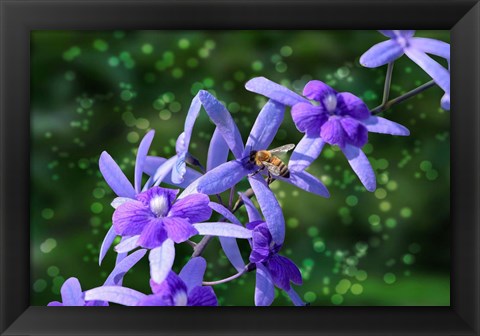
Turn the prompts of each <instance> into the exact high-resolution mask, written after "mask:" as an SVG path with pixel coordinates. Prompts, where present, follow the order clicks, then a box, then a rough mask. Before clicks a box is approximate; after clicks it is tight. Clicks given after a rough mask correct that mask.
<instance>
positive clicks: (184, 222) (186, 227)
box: [163, 217, 198, 244]
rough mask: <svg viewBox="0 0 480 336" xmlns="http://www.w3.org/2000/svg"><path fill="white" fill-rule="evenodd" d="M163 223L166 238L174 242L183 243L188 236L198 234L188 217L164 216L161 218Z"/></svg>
mask: <svg viewBox="0 0 480 336" xmlns="http://www.w3.org/2000/svg"><path fill="white" fill-rule="evenodd" d="M163 225H164V227H165V230H166V231H167V235H168V238H170V239H171V240H173V241H174V242H175V243H177V244H179V243H183V242H184V241H186V240H187V239H188V238H190V237H192V236H195V235H196V234H198V232H197V230H195V229H194V228H193V226H192V224H190V222H189V221H188V219H185V218H180V217H165V218H163Z"/></svg>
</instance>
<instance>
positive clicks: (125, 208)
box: [112, 200, 153, 236]
mask: <svg viewBox="0 0 480 336" xmlns="http://www.w3.org/2000/svg"><path fill="white" fill-rule="evenodd" d="M152 217H153V214H152V212H151V211H150V209H149V208H148V207H146V206H145V205H144V204H143V203H142V202H140V201H133V200H132V201H131V202H126V203H123V204H122V205H120V206H119V207H118V208H117V209H116V210H115V211H114V212H113V216H112V223H113V227H114V228H115V232H116V233H117V234H118V235H121V236H133V235H137V234H140V233H141V232H142V230H143V228H144V227H145V226H146V225H147V224H148V222H149V221H150V218H152Z"/></svg>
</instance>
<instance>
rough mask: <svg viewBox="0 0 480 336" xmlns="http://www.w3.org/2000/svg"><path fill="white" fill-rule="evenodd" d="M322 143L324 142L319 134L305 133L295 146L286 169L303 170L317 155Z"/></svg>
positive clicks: (320, 150)
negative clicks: (309, 134) (310, 134)
mask: <svg viewBox="0 0 480 336" xmlns="http://www.w3.org/2000/svg"><path fill="white" fill-rule="evenodd" d="M324 145H325V142H324V141H323V140H322V139H321V138H320V137H319V136H315V137H310V136H308V135H305V136H304V137H303V138H302V140H300V142H299V143H298V145H297V146H296V147H295V150H294V151H293V153H292V156H291V157H290V161H289V162H288V169H290V170H291V171H300V170H304V169H305V168H307V167H308V166H310V164H311V163H312V162H313V161H314V160H316V159H317V158H318V157H319V155H320V153H321V152H322V149H323V146H324Z"/></svg>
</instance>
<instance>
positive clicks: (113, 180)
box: [99, 152, 135, 198]
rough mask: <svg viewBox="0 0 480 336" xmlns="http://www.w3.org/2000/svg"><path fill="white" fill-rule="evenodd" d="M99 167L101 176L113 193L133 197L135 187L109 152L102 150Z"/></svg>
mask: <svg viewBox="0 0 480 336" xmlns="http://www.w3.org/2000/svg"><path fill="white" fill-rule="evenodd" d="M99 167H100V172H101V173H102V175H103V178H104V179H105V181H106V182H107V184H108V185H109V186H110V188H112V190H113V192H114V193H115V194H117V195H118V196H120V197H128V198H135V189H134V188H133V186H132V184H131V183H130V181H128V179H127V177H126V176H125V174H124V173H123V172H122V170H121V169H120V167H119V166H118V165H117V163H116V162H115V161H114V160H113V159H112V157H111V156H110V154H108V153H107V152H102V154H101V155H100V160H99Z"/></svg>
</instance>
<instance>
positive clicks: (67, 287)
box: [60, 278, 85, 306]
mask: <svg viewBox="0 0 480 336" xmlns="http://www.w3.org/2000/svg"><path fill="white" fill-rule="evenodd" d="M60 293H61V294H62V304H63V305H64V306H83V305H84V304H85V300H84V299H83V293H82V287H81V286H80V282H79V281H78V279H77V278H68V279H67V280H66V281H65V282H64V283H63V285H62V288H61V289H60Z"/></svg>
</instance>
